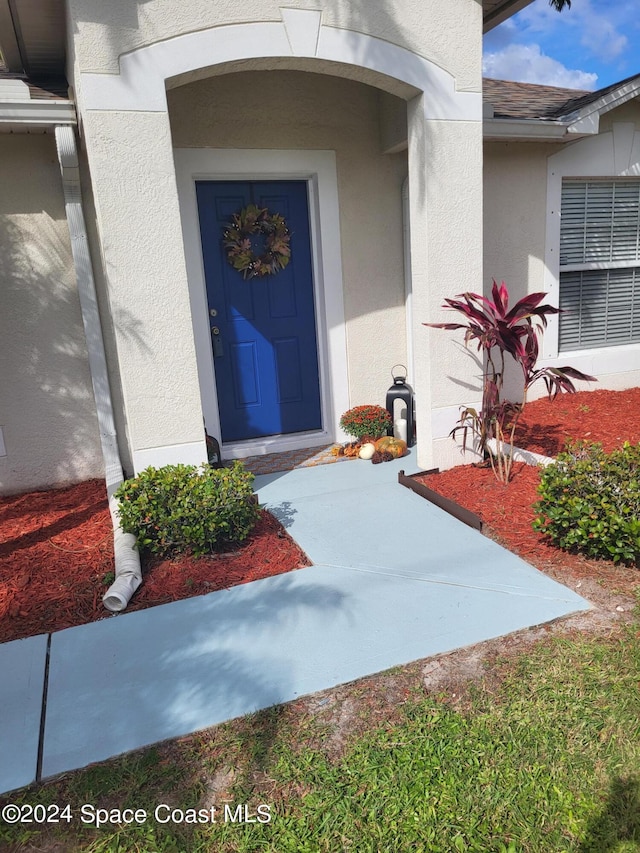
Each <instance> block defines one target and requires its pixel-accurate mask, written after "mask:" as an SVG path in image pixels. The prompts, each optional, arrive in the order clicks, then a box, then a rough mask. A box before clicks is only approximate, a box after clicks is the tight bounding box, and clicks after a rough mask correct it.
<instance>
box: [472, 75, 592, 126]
mask: <svg viewBox="0 0 640 853" xmlns="http://www.w3.org/2000/svg"><path fill="white" fill-rule="evenodd" d="M592 94H593V92H587V91H585V90H577V89H561V88H559V87H557V86H539V85H538V84H536V83H513V82H511V81H510V80H491V79H488V78H485V80H484V81H483V95H484V99H485V101H488V102H489V103H490V104H491V106H492V107H493V110H494V116H495V117H496V118H546V119H551V118H558V116H559V115H565V114H566V113H568V112H572V111H573V110H572V108H571V106H570V105H572V104H574V103H575V102H576V101H580V100H582V99H583V98H585V97H588V96H589V95H592Z"/></svg>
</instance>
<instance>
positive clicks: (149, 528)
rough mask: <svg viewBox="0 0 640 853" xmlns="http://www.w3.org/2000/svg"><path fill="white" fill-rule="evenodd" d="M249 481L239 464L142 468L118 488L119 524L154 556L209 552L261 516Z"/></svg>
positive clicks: (243, 535) (237, 539)
mask: <svg viewBox="0 0 640 853" xmlns="http://www.w3.org/2000/svg"><path fill="white" fill-rule="evenodd" d="M253 479H254V477H253V474H251V473H250V472H249V471H245V469H244V467H243V465H242V463H240V462H234V463H233V465H232V467H231V468H217V469H214V468H210V467H209V466H203V467H202V468H197V467H195V466H194V465H166V466H165V467H163V468H157V469H156V468H146V469H145V470H144V471H142V472H141V473H140V474H138V476H137V477H134V478H133V479H131V480H127V481H126V482H125V483H123V484H122V485H121V486H120V488H119V489H118V491H117V492H116V495H115V496H116V498H117V499H118V503H119V513H120V525H121V527H122V529H123V530H124V531H125V533H133V535H134V536H136V537H137V539H138V545H139V546H140V547H141V548H146V549H147V550H149V551H151V552H153V553H154V554H162V555H170V554H177V553H185V552H188V553H191V554H194V555H196V556H201V555H202V554H207V553H209V552H211V551H213V550H215V549H219V548H221V547H225V546H228V545H231V544H234V543H237V542H241V541H242V540H243V539H246V537H247V536H248V535H249V533H250V531H251V529H252V528H253V526H254V524H255V523H256V521H257V519H258V514H259V508H258V506H257V504H256V503H255V500H254V499H253V498H252V483H253Z"/></svg>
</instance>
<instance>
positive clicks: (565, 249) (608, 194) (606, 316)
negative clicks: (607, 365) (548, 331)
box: [560, 180, 640, 351]
mask: <svg viewBox="0 0 640 853" xmlns="http://www.w3.org/2000/svg"><path fill="white" fill-rule="evenodd" d="M560 308H561V309H562V311H563V313H562V314H561V315H560V350H564V351H566V350H573V349H587V348H591V347H602V346H619V345H621V344H628V343H633V342H636V341H638V342H640V181H639V180H629V181H574V180H571V181H564V182H563V185H562V208H561V224H560Z"/></svg>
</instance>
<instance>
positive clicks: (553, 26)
mask: <svg viewBox="0 0 640 853" xmlns="http://www.w3.org/2000/svg"><path fill="white" fill-rule="evenodd" d="M637 16H638V8H637V0H634V2H630V3H629V2H628V3H617V4H616V3H611V0H595V2H593V0H576V2H574V3H572V5H571V8H570V9H565V10H564V12H562V13H560V14H558V12H557V11H556V10H555V9H552V8H551V7H550V6H549V4H548V3H544V4H543V3H542V0H538V2H536V3H532V4H531V5H530V6H527V7H526V8H525V9H523V10H522V12H520V14H519V15H517V16H516V20H517V22H518V28H519V30H520V32H521V33H522V34H524V35H525V36H526V35H533V34H534V33H540V34H542V35H553V34H554V33H559V32H561V31H564V36H565V38H571V39H575V42H576V43H577V42H578V41H579V43H580V44H581V45H582V46H583V47H585V48H586V49H587V50H588V51H589V52H590V54H591V55H592V56H596V57H597V58H598V59H600V60H602V61H603V62H612V61H613V60H614V59H617V58H618V57H619V56H620V55H621V54H622V53H624V52H625V50H627V48H628V47H629V39H628V38H627V36H626V35H625V34H624V33H623V32H621V31H620V28H624V27H628V26H630V25H632V24H633V23H634V22H635V21H637ZM572 31H573V32H572Z"/></svg>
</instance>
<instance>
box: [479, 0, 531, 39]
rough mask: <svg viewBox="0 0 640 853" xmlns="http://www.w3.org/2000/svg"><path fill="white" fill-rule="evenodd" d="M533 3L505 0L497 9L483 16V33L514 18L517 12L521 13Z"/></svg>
mask: <svg viewBox="0 0 640 853" xmlns="http://www.w3.org/2000/svg"><path fill="white" fill-rule="evenodd" d="M532 2H533V0H504V2H503V3H501V4H500V5H499V6H498V7H497V8H495V9H493V10H492V11H491V12H488V13H487V14H486V15H484V16H483V18H482V32H483V33H488V32H489V30H492V29H493V28H494V27H497V26H498V24H502V23H503V22H504V21H506V20H508V19H509V18H512V17H513V16H514V15H515V14H516V13H517V12H521V11H522V9H524V8H525V6H528V5H529V4H530V3H532Z"/></svg>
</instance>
